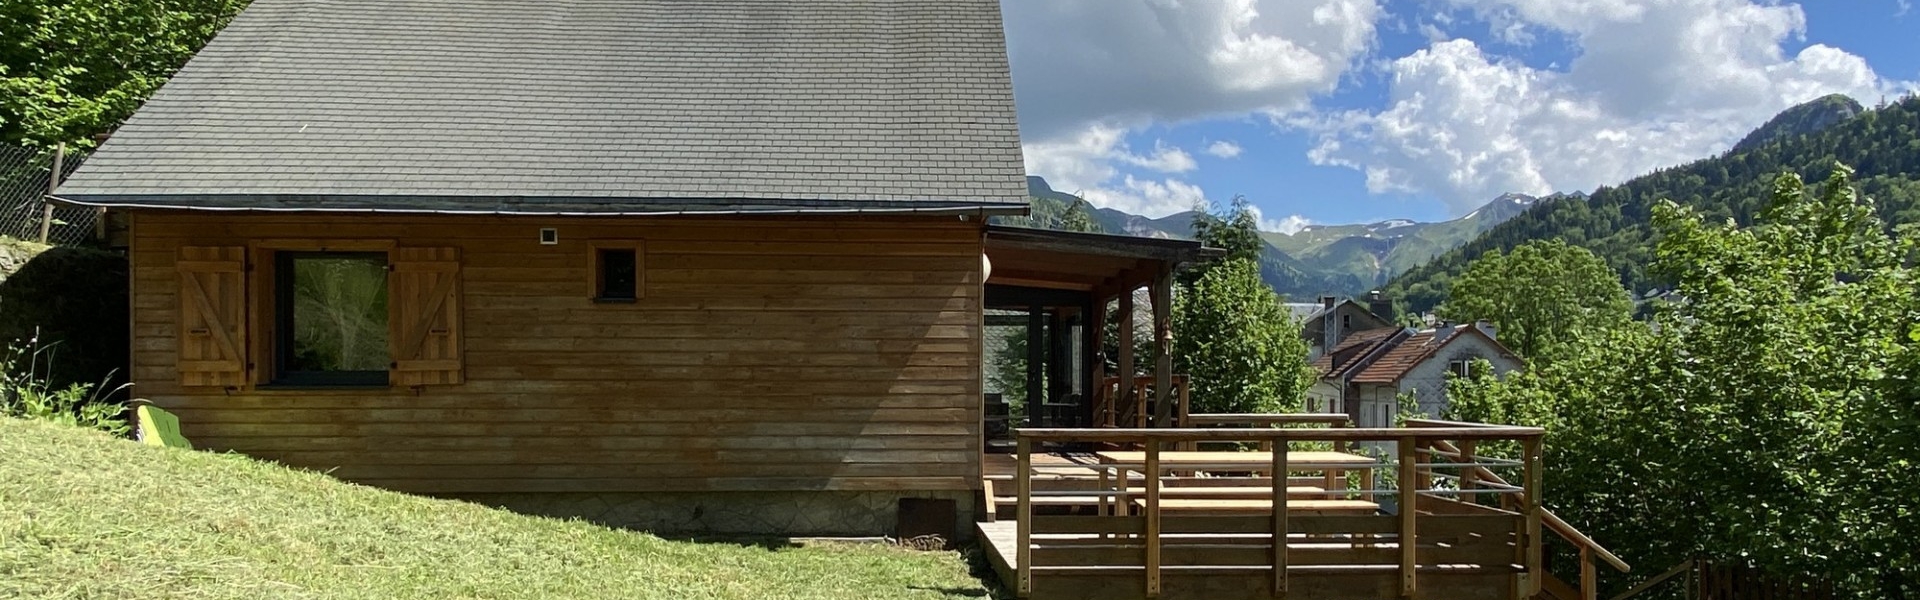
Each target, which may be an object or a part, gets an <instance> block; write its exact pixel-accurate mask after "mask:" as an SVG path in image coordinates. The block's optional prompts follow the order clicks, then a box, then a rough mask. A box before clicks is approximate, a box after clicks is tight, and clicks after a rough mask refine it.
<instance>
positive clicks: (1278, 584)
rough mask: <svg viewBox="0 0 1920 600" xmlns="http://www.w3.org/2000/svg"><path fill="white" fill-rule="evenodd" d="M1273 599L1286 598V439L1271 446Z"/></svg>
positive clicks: (1283, 438) (1282, 438)
mask: <svg viewBox="0 0 1920 600" xmlns="http://www.w3.org/2000/svg"><path fill="white" fill-rule="evenodd" d="M1273 446H1274V447H1273V450H1272V452H1273V597H1275V598H1285V597H1287V471H1288V467H1287V438H1285V437H1281V438H1279V440H1278V443H1276V444H1274V445H1273Z"/></svg>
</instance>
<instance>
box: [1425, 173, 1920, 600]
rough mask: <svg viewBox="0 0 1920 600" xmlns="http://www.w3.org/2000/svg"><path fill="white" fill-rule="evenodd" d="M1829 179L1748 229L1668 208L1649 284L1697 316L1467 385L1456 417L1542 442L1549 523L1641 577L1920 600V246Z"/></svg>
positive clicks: (1776, 199) (1788, 182) (1619, 583)
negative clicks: (1696, 573)
mask: <svg viewBox="0 0 1920 600" xmlns="http://www.w3.org/2000/svg"><path fill="white" fill-rule="evenodd" d="M1831 173H1832V175H1831V176H1830V177H1829V178H1828V179H1827V181H1826V182H1825V183H1824V184H1823V185H1822V186H1821V189H1819V190H1818V193H1817V194H1815V193H1811V192H1810V191H1809V190H1807V189H1806V186H1804V185H1803V184H1802V183H1801V180H1800V179H1799V178H1798V177H1797V176H1791V175H1789V176H1782V177H1780V178H1779V179H1778V180H1776V182H1775V183H1774V190H1773V194H1772V198H1771V201H1769V202H1766V205H1767V208H1766V210H1765V211H1764V213H1763V214H1762V216H1761V218H1760V221H1759V224H1758V225H1755V226H1746V227H1742V226H1738V225H1734V224H1731V223H1727V222H1726V221H1725V220H1724V219H1708V218H1705V217H1704V216H1703V215H1701V214H1700V213H1699V212H1696V211H1694V210H1691V209H1687V208H1682V207H1680V206H1678V205H1675V204H1673V203H1666V204H1662V205H1660V206H1658V207H1657V208H1656V209H1655V220H1654V224H1655V228H1656V231H1657V233H1658V239H1659V240H1660V241H1659V243H1658V246H1657V255H1656V259H1655V261H1654V263H1653V265H1652V266H1653V268H1654V269H1655V270H1656V271H1657V272H1658V273H1659V274H1660V275H1661V276H1662V277H1668V278H1671V279H1672V280H1673V281H1675V282H1676V286H1677V287H1676V289H1677V291H1678V292H1679V294H1680V295H1681V296H1682V297H1683V298H1684V299H1683V300H1681V301H1679V302H1674V303H1671V304H1667V305H1664V306H1662V307H1660V308H1659V309H1658V310H1657V311H1656V312H1655V313H1654V317H1653V319H1654V323H1653V326H1652V327H1622V328H1616V329H1613V330H1610V331H1607V332H1605V333H1604V336H1603V338H1602V339H1601V340H1600V343H1594V344H1584V345H1582V346H1580V348H1579V351H1578V352H1574V353H1570V354H1569V355H1567V356H1565V357H1563V359H1562V360H1559V361H1556V362H1554V363H1552V364H1549V365H1545V366H1542V367H1540V368H1537V369H1534V370H1531V371H1530V372H1528V373H1524V374H1517V375H1513V376H1509V377H1508V378H1507V379H1506V380H1504V381H1493V380H1490V379H1478V380H1473V381H1466V380H1461V381H1457V382H1456V383H1455V385H1454V389H1452V390H1451V394H1450V395H1451V396H1452V411H1453V413H1454V414H1453V415H1452V416H1453V417H1455V418H1460V419H1469V420H1486V421H1499V422H1510V423H1517V424H1525V425H1540V426H1544V427H1546V429H1547V439H1546V468H1547V469H1548V472H1547V473H1546V478H1545V479H1546V482H1547V491H1546V495H1545V500H1546V502H1547V503H1548V504H1549V505H1550V506H1552V507H1553V508H1554V510H1555V511H1556V512H1558V513H1559V514H1560V515H1561V516H1563V517H1565V518H1566V519H1567V520H1568V521H1570V522H1572V523H1574V524H1575V525H1577V526H1580V527H1583V528H1585V529H1586V531H1587V533H1589V534H1590V535H1591V536H1592V537H1593V538H1594V539H1596V540H1598V541H1599V542H1600V543H1602V544H1605V545H1607V546H1608V547H1609V548H1611V549H1612V550H1614V551H1615V552H1616V553H1618V554H1620V555H1621V556H1622V557H1623V558H1625V559H1626V560H1627V561H1628V562H1630V563H1633V564H1636V565H1646V566H1647V567H1649V568H1650V570H1658V569H1660V568H1664V567H1665V566H1667V565H1671V564H1676V563H1679V562H1681V561H1684V560H1687V559H1689V558H1690V557H1693V556H1708V557H1711V558H1715V559H1717V560H1720V561H1724V562H1731V563H1735V564H1747V565H1751V566H1755V567H1759V568H1761V569H1763V570H1765V571H1767V572H1769V573H1772V574H1774V575H1779V576H1787V577H1811V578H1820V579H1827V580H1831V581H1833V582H1835V583H1836V584H1837V585H1838V586H1839V587H1840V589H1841V590H1842V591H1843V592H1844V593H1846V594H1847V595H1848V596H1850V597H1858V598H1916V597H1920V545H1916V544H1914V543H1913V540H1915V539H1920V518H1916V515H1920V463H1916V462H1915V460H1914V457H1916V456H1920V391H1916V390H1917V389H1920V268H1916V267H1915V266H1914V265H1915V259H1916V258H1920V244H1916V240H1915V238H1914V236H1913V234H1914V233H1915V232H1914V231H1913V230H1912V229H1911V228H1909V229H1907V230H1905V231H1906V233H1904V234H1902V235H1892V234H1889V233H1888V232H1887V230H1886V228H1885V227H1884V226H1883V223H1882V222H1881V221H1880V220H1879V219H1878V218H1877V217H1876V216H1875V207H1874V206H1873V203H1871V202H1862V201H1859V200H1858V198H1857V196H1856V192H1855V190H1854V187H1853V185H1852V182H1851V181H1850V178H1849V175H1850V170H1849V169H1847V168H1846V167H1844V166H1837V167H1835V168H1833V169H1832V170H1831ZM1608 583H1609V586H1610V587H1613V588H1615V589H1616V590H1618V589H1619V588H1623V587H1626V586H1627V585H1630V584H1631V583H1632V581H1631V580H1627V579H1625V578H1620V579H1614V580H1611V581H1609V582H1608Z"/></svg>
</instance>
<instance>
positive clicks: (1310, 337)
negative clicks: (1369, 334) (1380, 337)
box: [1285, 292, 1394, 361]
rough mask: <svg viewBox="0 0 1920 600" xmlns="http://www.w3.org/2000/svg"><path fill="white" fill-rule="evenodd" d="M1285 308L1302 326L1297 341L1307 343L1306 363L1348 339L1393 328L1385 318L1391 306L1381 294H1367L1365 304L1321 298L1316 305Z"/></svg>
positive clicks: (1293, 303) (1306, 304)
mask: <svg viewBox="0 0 1920 600" xmlns="http://www.w3.org/2000/svg"><path fill="white" fill-rule="evenodd" d="M1285 306H1286V308H1287V311H1288V312H1291V313H1292V314H1293V317H1294V318H1295V319H1298V320H1299V321H1300V322H1301V327H1300V337H1301V338H1302V339H1305V340H1306V341H1307V346H1308V348H1307V360H1308V361H1313V360H1317V359H1319V358H1320V356H1321V355H1323V354H1326V351H1327V349H1328V348H1334V347H1338V346H1339V345H1340V343H1341V342H1342V341H1345V340H1346V339H1347V336H1350V335H1353V334H1355V333H1358V332H1362V331H1369V330H1374V329H1380V328H1384V327H1393V326H1394V324H1393V322H1392V321H1389V320H1387V317H1385V316H1384V315H1387V314H1389V313H1391V312H1392V310H1393V305H1392V303H1391V302H1388V301H1387V300H1386V298H1385V297H1383V296H1381V295H1380V292H1372V293H1370V294H1368V295H1367V302H1366V303H1365V304H1362V303H1360V302H1359V301H1356V300H1354V299H1352V298H1346V299H1341V298H1336V297H1334V296H1322V297H1320V301H1319V302H1317V303H1311V304H1309V303H1301V302H1288V303H1286V304H1285Z"/></svg>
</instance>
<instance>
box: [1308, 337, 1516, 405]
mask: <svg viewBox="0 0 1920 600" xmlns="http://www.w3.org/2000/svg"><path fill="white" fill-rule="evenodd" d="M1495 333H1496V332H1495V330H1494V328H1493V327H1492V326H1490V325H1488V324H1486V323H1476V324H1468V325H1441V326H1439V327H1435V328H1431V329H1420V330H1416V329H1412V328H1402V329H1381V330H1374V331H1367V332H1362V333H1360V334H1356V335H1354V336H1352V337H1350V338H1348V339H1347V340H1346V341H1345V342H1344V343H1342V344H1341V345H1340V346H1338V347H1336V348H1335V349H1334V351H1333V352H1332V353H1330V354H1329V355H1327V356H1322V357H1320V359H1318V360H1316V361H1315V362H1314V365H1313V366H1314V368H1315V370H1317V371H1318V372H1319V373H1320V380H1319V381H1318V382H1317V383H1315V384H1314V385H1313V387H1312V388H1310V389H1309V390H1308V394H1307V404H1308V405H1307V409H1308V411H1310V412H1322V411H1330V412H1344V413H1346V414H1348V415H1350V416H1352V417H1353V420H1354V423H1355V424H1356V425H1358V426H1360V427H1392V426H1393V423H1394V419H1395V417H1396V416H1397V415H1398V414H1399V412H1400V411H1401V410H1402V408H1403V407H1401V406H1400V399H1401V396H1402V395H1403V394H1405V395H1408V396H1410V397H1411V398H1413V399H1414V401H1415V402H1416V403H1417V405H1416V406H1410V407H1404V408H1407V409H1413V410H1418V411H1420V412H1422V413H1424V414H1426V415H1427V416H1429V417H1439V416H1440V415H1441V414H1442V413H1443V412H1445V410H1446V408H1447V387H1446V384H1447V379H1448V378H1450V377H1455V376H1462V375H1466V374H1468V372H1469V369H1470V367H1471V365H1472V364H1474V361H1475V360H1478V359H1484V360H1486V361H1487V362H1488V364H1490V365H1491V366H1492V368H1493V374H1494V375H1495V376H1502V375H1505V374H1507V373H1509V372H1511V371H1515V370H1519V369H1522V368H1524V367H1525V364H1524V363H1523V362H1521V359H1520V357H1519V356H1517V355H1515V354H1514V353H1513V351H1512V350H1508V349H1507V348H1506V347H1505V346H1502V345H1501V344H1500V342H1498V341H1496V340H1495V339H1494V334H1495Z"/></svg>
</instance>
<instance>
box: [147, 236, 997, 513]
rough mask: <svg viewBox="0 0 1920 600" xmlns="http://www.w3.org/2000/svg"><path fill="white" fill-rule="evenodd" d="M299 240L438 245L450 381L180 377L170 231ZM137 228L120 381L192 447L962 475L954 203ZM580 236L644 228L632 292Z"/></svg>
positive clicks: (682, 479) (745, 470) (599, 473)
mask: <svg viewBox="0 0 1920 600" xmlns="http://www.w3.org/2000/svg"><path fill="white" fill-rule="evenodd" d="M541 227H557V228H558V229H559V233H560V243H559V244H558V245H555V246H542V245H539V244H538V241H537V237H538V231H539V229H540V228H541ZM323 236H324V237H323ZM316 237H320V238H322V239H329V240H338V239H379V240H393V241H396V242H397V244H398V246H399V247H402V248H404V247H410V246H411V247H448V248H455V249H457V250H458V253H459V258H460V271H461V278H462V281H461V288H462V290H463V291H462V292H461V293H462V296H463V298H462V300H463V301H464V306H463V307H462V308H461V311H462V312H463V314H462V315H461V319H462V321H463V338H464V339H463V340H462V342H463V344H464V349H463V354H464V358H463V360H464V367H465V380H464V382H462V383H458V384H453V385H432V386H424V387H418V388H408V387H394V388H388V389H379V390H372V391H367V390H355V391H345V390H306V391H297V390H271V389H260V387H259V386H256V385H252V384H249V385H246V386H243V387H240V388H237V389H232V390H228V389H223V388H217V387H192V388H188V387H182V386H181V384H180V375H179V373H178V372H177V371H176V364H177V362H176V361H178V360H179V359H180V358H181V357H180V356H177V345H176V339H175V336H176V335H178V331H179V323H178V322H177V319H178V318H179V314H180V306H179V304H178V303H179V302H180V300H181V298H180V297H179V293H180V289H181V284H180V280H179V277H180V275H179V273H178V270H177V269H176V268H175V261H176V260H177V258H178V256H179V249H180V248H182V247H190V246H192V247H205V246H236V245H237V246H245V245H248V244H250V243H255V242H258V241H260V240H285V239H295V238H303V239H312V238H316ZM131 240H132V244H131V250H132V266H133V268H132V279H133V281H132V286H133V332H134V340H133V350H134V354H133V381H134V383H135V386H136V387H135V393H136V395H138V396H140V397H145V398H149V399H152V400H153V401H154V402H155V403H156V404H158V405H159V406H161V407H164V408H167V409H169V410H173V411H176V412H177V413H178V414H179V416H180V420H181V423H182V430H183V432H184V433H185V434H186V435H187V436H188V437H189V438H191V439H192V440H193V441H194V443H195V444H196V445H197V446H202V447H207V448H212V449H215V450H235V451H239V452H243V453H246V454H250V455H254V456H258V457H263V458H270V459H275V460H279V461H282V462H285V463H288V464H291V465H296V466H303V467H311V468H315V469H328V470H332V473H333V474H334V475H335V476H338V477H341V478H344V479H348V480H353V481H359V482H363V483H367V484H371V485H377V486H381V487H386V488H391V489H398V490H404V491H413V492H423V493H486V492H516V493H517V492H644V491H707V490H715V491H722V490H724V491H789V490H902V491H908V490H967V489H971V488H974V487H978V485H979V474H980V471H979V461H980V458H979V457H980V449H979V444H980V440H979V425H978V424H979V423H980V414H979V411H980V407H981V401H980V352H981V350H980V334H981V325H980V319H981V317H980V314H981V312H980V303H981V280H980V269H981V260H980V254H981V231H980V229H979V227H978V225H976V224H972V223H965V222H960V221H958V220H956V219H953V218H952V217H944V218H933V217H927V218H921V219H912V220H897V219H896V220H878V219H858V218H837V219H809V218H763V219H730V220H729V219H692V218H657V219H645V220H642V219H625V220H609V219H588V218H558V217H556V218H528V217H518V218H507V217H478V216H474V217H457V216H377V215H349V216H312V215H275V214H233V215H222V214H206V213H199V214H192V213H174V212H146V213H140V214H137V215H134V218H133V228H132V236H131ZM593 240H644V241H645V248H646V250H645V252H644V256H643V257H642V266H643V268H644V269H645V272H644V275H643V279H644V282H645V284H644V285H645V289H644V290H642V296H643V297H642V298H641V299H640V300H639V301H638V302H635V303H632V304H624V305H623V304H596V303H593V302H592V301H590V299H589V298H588V297H587V293H586V290H585V289H583V288H584V287H585V286H584V285H583V284H582V282H583V281H586V280H587V277H586V271H585V269H587V265H588V263H589V261H588V258H587V248H588V242H590V241H593ZM256 260H257V259H256ZM249 293H250V294H251V295H253V297H254V298H256V299H258V298H261V297H262V296H261V294H266V293H270V292H269V291H268V290H263V289H258V286H255V289H251V290H250V291H249ZM270 305H271V303H267V302H259V301H257V300H256V301H255V302H252V303H250V306H253V307H256V308H254V309H253V310H260V308H258V307H262V306H270ZM246 337H247V338H248V339H247V340H246V341H245V342H244V343H245V344H247V345H248V346H249V347H252V348H254V349H255V351H256V352H257V351H258V349H260V348H263V347H264V346H263V344H265V343H266V342H267V341H266V340H264V339H261V338H263V337H265V336H264V335H262V333H261V332H258V331H255V332H249V333H248V334H247V335H246ZM258 377H259V376H258V375H257V374H255V375H253V376H252V377H251V379H257V378H258Z"/></svg>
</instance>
